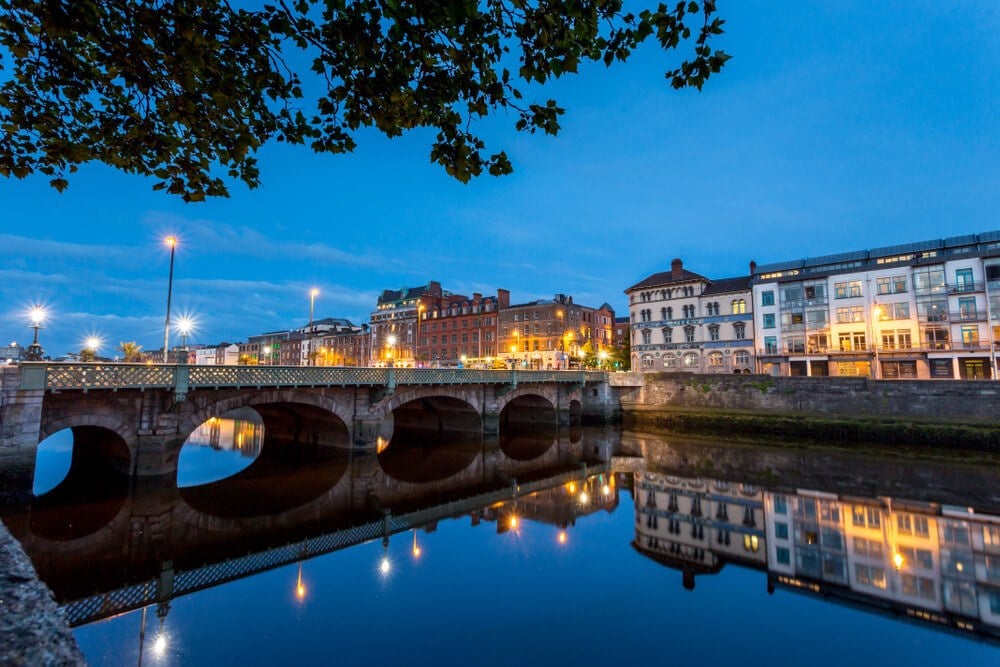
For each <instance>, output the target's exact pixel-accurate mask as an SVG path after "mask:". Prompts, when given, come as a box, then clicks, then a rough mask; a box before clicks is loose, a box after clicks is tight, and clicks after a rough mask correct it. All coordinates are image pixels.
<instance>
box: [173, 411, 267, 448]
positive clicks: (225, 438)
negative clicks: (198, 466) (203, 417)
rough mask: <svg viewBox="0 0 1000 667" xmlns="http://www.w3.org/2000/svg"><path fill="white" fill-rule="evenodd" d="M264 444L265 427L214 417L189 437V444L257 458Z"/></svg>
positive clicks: (239, 420) (248, 422)
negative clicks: (236, 452)
mask: <svg viewBox="0 0 1000 667" xmlns="http://www.w3.org/2000/svg"><path fill="white" fill-rule="evenodd" d="M263 443H264V426H263V424H255V423H254V422H250V421H244V420H241V419H222V418H220V417H212V418H211V419H209V420H208V421H207V422H205V423H204V424H202V425H201V426H199V427H198V428H196V429H195V430H194V432H193V433H191V435H190V436H189V437H188V439H187V444H189V445H197V446H199V447H211V448H212V449H216V450H227V451H228V450H232V451H238V452H240V453H241V454H242V455H243V456H249V457H256V456H257V455H258V454H260V449H261V446H262V445H263Z"/></svg>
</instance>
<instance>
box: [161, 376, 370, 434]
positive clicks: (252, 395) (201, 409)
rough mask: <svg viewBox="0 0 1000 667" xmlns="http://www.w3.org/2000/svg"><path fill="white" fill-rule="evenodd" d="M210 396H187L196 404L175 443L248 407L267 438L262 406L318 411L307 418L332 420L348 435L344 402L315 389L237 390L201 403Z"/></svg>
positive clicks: (349, 420) (348, 419) (348, 417)
mask: <svg viewBox="0 0 1000 667" xmlns="http://www.w3.org/2000/svg"><path fill="white" fill-rule="evenodd" d="M211 395H212V394H211V393H209V392H206V393H205V394H202V395H199V394H197V393H194V394H190V395H189V396H188V400H190V401H193V402H196V403H198V405H197V407H196V408H195V409H194V410H193V411H192V412H191V413H190V414H189V415H188V416H186V417H185V418H184V419H183V420H182V421H181V422H180V424H179V425H178V442H179V443H183V442H184V441H186V440H187V439H188V437H190V435H191V433H192V432H194V430H195V429H196V428H198V427H199V426H201V425H202V424H204V423H205V422H206V421H208V420H209V419H210V418H211V417H219V416H221V415H224V414H225V413H227V412H230V411H232V410H236V409H238V408H251V409H254V410H256V411H257V413H258V414H260V415H261V417H262V418H263V419H264V426H265V437H267V435H266V434H267V421H268V415H265V414H263V412H264V411H266V410H264V411H262V408H264V407H265V406H287V407H289V408H290V409H292V410H294V409H295V406H304V407H310V408H316V409H318V410H319V411H321V412H314V411H310V413H311V416H314V417H324V416H326V417H329V416H332V417H336V419H337V420H338V421H339V422H340V424H341V425H342V426H343V427H344V428H345V429H347V431H348V435H350V428H351V426H350V425H351V423H352V421H353V418H354V415H353V414H352V411H351V409H350V407H349V406H347V405H346V402H345V401H337V400H336V399H334V398H331V397H329V396H326V395H325V394H323V393H322V392H321V391H317V390H312V391H310V390H304V389H264V390H254V391H238V392H235V393H232V394H229V395H227V396H223V397H221V398H217V399H215V400H211V399H209V400H208V401H205V402H204V403H201V399H202V397H203V396H206V397H208V396H211ZM324 413H325V414H324ZM348 442H349V438H348ZM345 444H346V443H345Z"/></svg>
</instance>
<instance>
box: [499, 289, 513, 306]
mask: <svg viewBox="0 0 1000 667" xmlns="http://www.w3.org/2000/svg"><path fill="white" fill-rule="evenodd" d="M504 308H510V290H506V289H498V290H497V310H502V309H504Z"/></svg>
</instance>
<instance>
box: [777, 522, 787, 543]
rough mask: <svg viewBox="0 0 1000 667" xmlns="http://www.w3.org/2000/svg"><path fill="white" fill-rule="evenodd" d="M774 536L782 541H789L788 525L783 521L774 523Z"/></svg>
mask: <svg viewBox="0 0 1000 667" xmlns="http://www.w3.org/2000/svg"><path fill="white" fill-rule="evenodd" d="M774 536H775V537H777V538H780V539H782V540H787V539H788V524H787V523H784V522H783V521H775V522H774Z"/></svg>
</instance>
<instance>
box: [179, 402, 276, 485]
mask: <svg viewBox="0 0 1000 667" xmlns="http://www.w3.org/2000/svg"><path fill="white" fill-rule="evenodd" d="M263 444H264V423H263V420H262V419H261V417H260V415H259V414H258V413H257V412H256V411H254V410H252V409H250V408H244V409H241V410H234V411H233V412H231V413H226V414H225V415H224V416H222V417H210V418H209V419H208V421H206V422H205V423H203V424H202V425H201V426H199V427H198V428H196V429H195V430H194V431H193V432H192V433H191V435H190V436H188V439H187V440H186V441H185V442H184V445H183V446H182V447H181V451H180V455H179V456H178V458H177V486H178V487H186V486H198V485H199V484H208V483H210V482H216V481H218V480H221V479H225V478H227V477H232V476H233V475H235V474H237V473H238V472H240V471H241V470H244V469H246V468H247V467H249V466H250V465H251V464H252V463H253V462H254V461H255V460H257V457H258V456H259V455H260V451H261V448H262V447H263Z"/></svg>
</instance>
